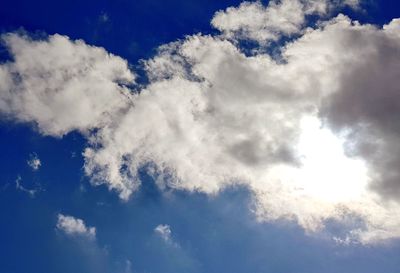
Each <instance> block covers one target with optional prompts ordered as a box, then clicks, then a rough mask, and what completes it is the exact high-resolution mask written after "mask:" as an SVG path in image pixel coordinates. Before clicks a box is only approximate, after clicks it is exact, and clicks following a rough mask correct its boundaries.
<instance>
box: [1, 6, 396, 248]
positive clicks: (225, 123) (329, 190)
mask: <svg viewBox="0 0 400 273" xmlns="http://www.w3.org/2000/svg"><path fill="white" fill-rule="evenodd" d="M332 3H333V2H331V1H330V2H327V1H317V0H316V1H307V2H306V1H304V2H303V1H282V2H280V3H277V2H272V4H271V6H269V7H263V6H262V5H261V4H260V3H258V2H256V3H251V4H250V3H245V4H242V5H241V6H240V7H238V8H232V9H228V10H227V11H226V12H224V13H222V12H219V13H217V14H216V16H215V17H214V19H213V24H214V25H215V26H217V25H218V26H220V27H219V29H221V30H222V31H223V32H224V33H225V35H221V36H206V35H200V34H198V35H192V36H189V37H187V38H186V39H185V40H182V41H178V42H174V43H171V44H168V45H164V46H162V47H161V48H160V51H159V53H158V54H157V55H156V56H155V57H154V58H152V59H151V60H148V61H146V62H145V67H146V71H147V73H148V76H149V79H150V83H149V84H148V85H147V86H145V87H143V88H142V89H141V90H140V93H137V94H136V95H132V94H131V93H129V90H128V88H127V87H125V86H124V85H123V84H121V79H122V80H123V81H130V80H132V79H133V76H132V73H131V72H130V71H129V70H128V68H127V64H126V62H125V61H123V60H122V59H120V58H118V57H115V56H111V55H108V54H107V53H106V52H105V51H104V50H102V49H98V48H94V47H90V46H87V45H85V44H84V43H83V42H73V41H69V40H68V39H67V38H65V37H62V36H52V37H50V38H49V39H48V40H47V41H32V40H30V39H28V38H27V37H21V36H18V35H15V34H12V35H8V36H6V40H7V43H8V46H9V48H10V49H11V50H12V51H11V52H12V54H13V55H14V58H15V61H14V62H10V63H6V64H3V65H2V66H0V77H1V78H2V79H4V80H3V81H0V110H1V111H2V112H3V113H5V114H8V115H9V116H10V117H14V118H16V119H17V120H19V121H33V122H35V123H36V124H37V125H38V128H39V129H40V130H41V131H42V132H43V133H45V134H52V135H56V136H59V135H62V134H64V133H67V132H69V131H70V130H80V131H82V132H84V133H86V136H87V137H88V148H87V149H86V150H85V151H84V157H85V166H84V167H85V172H86V174H87V175H88V176H89V177H90V178H91V181H92V183H93V184H95V185H99V184H105V185H107V186H108V187H109V188H110V189H113V190H116V191H117V192H118V193H119V194H120V197H121V198H123V199H125V200H126V199H128V198H129V196H130V195H131V194H132V193H133V192H134V191H135V190H136V189H137V188H138V187H139V185H140V181H139V174H138V173H139V170H140V169H141V168H145V169H146V170H147V171H148V172H149V173H150V174H151V175H153V177H154V178H155V179H156V181H157V184H158V185H159V186H160V188H165V187H169V188H173V189H183V190H187V191H201V192H205V193H208V194H215V193H218V191H220V190H222V189H224V188H226V187H227V186H231V185H234V184H241V185H245V186H246V187H248V188H249V189H250V190H251V191H252V193H253V195H254V208H255V213H256V215H257V216H258V217H259V219H260V220H268V221H273V220H277V219H293V220H295V221H297V222H298V223H299V224H300V225H302V226H303V227H304V228H305V229H306V230H308V231H312V230H317V229H319V228H321V227H323V225H324V222H325V221H326V220H329V219H334V220H337V221H342V222H346V221H347V219H348V218H349V217H351V218H357V219H359V221H353V222H357V223H355V224H354V225H353V226H351V227H350V228H349V233H348V236H349V237H346V238H338V240H346V241H349V240H350V239H348V238H352V239H355V240H360V241H362V242H374V241H377V240H380V239H387V238H392V237H400V217H399V216H400V201H399V200H400V197H399V195H398V194H397V193H396V190H398V189H400V186H399V184H400V183H399V180H400V179H399V178H400V175H399V174H398V171H397V167H396V166H397V165H398V162H400V160H399V158H400V157H399V156H397V154H398V153H397V152H396V151H397V148H396V144H395V143H397V140H398V138H399V133H398V130H397V129H396V128H398V127H396V124H397V123H396V122H397V121H396V120H397V118H396V117H397V115H398V113H400V109H399V108H398V106H397V101H398V100H399V98H398V96H397V93H396V90H397V89H396V88H397V86H398V85H399V82H398V81H399V80H398V79H400V77H399V75H398V74H399V72H398V71H400V70H399V67H400V60H399V58H396V56H398V55H399V51H400V42H399V41H400V29H399V23H398V22H399V21H398V20H394V21H392V22H391V23H390V24H388V25H386V26H384V27H383V28H379V27H376V26H372V25H368V24H365V25H361V24H359V23H358V22H353V21H351V20H350V19H349V18H347V17H346V16H343V15H339V16H337V17H336V18H333V19H331V20H327V21H324V22H321V23H319V24H318V25H317V26H316V27H315V29H312V28H307V29H304V27H303V24H304V16H305V15H307V14H310V13H324V12H326V10H327V9H329V8H330V6H331V5H333V4H332ZM344 3H345V4H350V3H354V4H355V3H356V2H349V1H339V2H337V4H338V5H342V4H344ZM289 11H290V12H289ZM241 12H244V14H243V16H242V17H243V18H245V19H243V20H247V21H238V22H239V23H238V22H237V21H232V22H231V21H230V20H236V19H238V20H239V19H240V18H239V17H240V16H239V17H237V18H236V19H235V16H236V15H238V14H239V15H240V14H241ZM264 13H267V14H269V13H271V14H273V15H274V16H272V15H268V16H265V15H264ZM259 16H261V17H262V18H261V19H257V18H258V17H259ZM216 18H219V19H216ZM229 18H230V19H229ZM232 18H233V19H232ZM246 18H247V19H246ZM248 18H255V19H254V20H251V21H249V20H248ZM279 18H281V19H282V20H284V21H283V22H281V21H279V20H281V19H279ZM278 19H279V20H278ZM218 20H219V21H218ZM240 20H242V19H240ZM276 20H278V21H276ZM253 21H254V24H255V25H254V24H253ZM227 22H228V23H229V24H228V23H227ZM259 22H261V23H262V24H261V23H260V24H261V25H257V24H259ZM225 23H227V24H228V25H223V24H225ZM236 26H239V27H238V28H236ZM243 26H245V27H243ZM246 28H248V30H246ZM260 28H261V30H262V29H264V30H265V33H264V34H262V31H261V34H260V35H264V36H263V37H258V36H257V37H253V36H252V35H258V34H256V33H257V31H258V30H260ZM243 30H246V31H248V33H247V32H246V35H245V36H243ZM227 32H229V33H230V34H229V35H228V37H229V38H232V37H234V38H235V39H236V38H237V39H243V38H246V39H256V40H263V39H275V38H273V37H272V36H271V37H272V38H269V36H265V35H269V34H268V33H272V34H273V35H275V34H278V35H291V34H292V33H297V34H298V35H299V37H298V38H297V39H294V40H292V41H291V42H289V43H287V44H285V45H282V46H281V48H280V51H281V56H280V58H279V60H277V59H276V58H275V57H274V56H270V55H268V54H266V53H255V54H254V55H252V56H246V55H245V54H243V53H242V52H241V51H240V49H239V48H238V47H237V46H236V45H235V42H234V41H232V39H227V36H226V35H227ZM249 33H250V34H249ZM251 33H253V34H251ZM10 37H11V38H10ZM57 41H58V42H57ZM19 45H22V46H19ZM19 47H22V48H23V50H16V49H18V48H19ZM41 47H43V48H45V49H46V50H40V48H41ZM64 47H66V48H68V50H69V51H70V53H69V55H68V54H67V53H65V52H64V53H62V52H63V51H64ZM49 48H50V49H51V50H50V49H49ZM68 50H66V51H67V52H68ZM45 51H46V52H47V51H54V54H49V56H47V55H46V56H44V60H42V59H41V58H40V57H33V58H28V57H27V56H30V55H38V56H41V55H44V53H43V52H45ZM74 51H77V53H76V54H77V55H78V56H80V55H79V54H83V55H84V56H86V59H85V58H76V60H75V62H73V64H72V65H71V64H69V63H65V60H64V59H63V58H60V57H58V55H57V54H61V55H62V56H65V54H67V56H69V57H70V58H71V59H74V57H73V56H75V54H74V53H73V52H74ZM26 52H30V53H29V54H30V55H27V54H28V53H26ZM60 52H61V53H60ZM82 52H84V53H82ZM56 53H57V54H56ZM36 62H37V63H38V64H37V65H35V63H36ZM81 66H82V68H80V67H81ZM64 74H65V75H73V77H72V78H69V77H65V76H63V75H64ZM60 75H61V76H60ZM71 81H73V82H74V88H69V86H70V84H71ZM99 83H101V84H99ZM76 104H77V105H78V106H76ZM60 105H62V107H60ZM41 106H43V108H42V107H41ZM75 107H78V110H76V108H75ZM35 109H40V111H35ZM43 109H46V111H43ZM59 109H62V111H59ZM93 109H96V110H94V111H93ZM93 128H96V130H93V131H91V132H89V130H90V129H93ZM333 132H334V133H335V134H336V135H335V134H334V133H333ZM343 147H344V148H343ZM393 151H394V152H393ZM393 189H395V190H393ZM388 192H389V193H388ZM399 192H400V191H399ZM386 196H391V197H392V199H393V201H386V200H385V198H386ZM382 197H384V198H382ZM82 224H83V223H82ZM347 225H348V226H349V225H350V224H349V223H347ZM83 226H84V225H83ZM84 227H85V226H84ZM168 230H169V228H165V227H163V226H160V228H159V231H157V228H156V232H158V233H163V234H164V233H165V234H170V232H169V233H168ZM168 236H169V235H168Z"/></svg>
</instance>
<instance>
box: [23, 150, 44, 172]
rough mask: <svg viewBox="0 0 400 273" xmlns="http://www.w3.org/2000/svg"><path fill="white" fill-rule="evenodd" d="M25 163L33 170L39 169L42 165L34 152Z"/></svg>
mask: <svg viewBox="0 0 400 273" xmlns="http://www.w3.org/2000/svg"><path fill="white" fill-rule="evenodd" d="M26 163H27V164H28V166H29V167H31V169H32V170H33V171H37V170H39V168H40V166H41V165H42V162H41V161H40V159H39V157H38V156H37V154H35V153H33V154H31V155H30V156H29V160H28V161H27V162H26Z"/></svg>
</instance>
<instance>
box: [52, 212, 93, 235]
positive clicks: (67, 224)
mask: <svg viewBox="0 0 400 273" xmlns="http://www.w3.org/2000/svg"><path fill="white" fill-rule="evenodd" d="M56 227H57V229H58V230H61V231H63V232H65V233H66V234H67V235H81V236H86V237H88V238H90V239H94V238H95V237H96V228H95V227H88V226H86V225H85V223H84V222H83V220H82V219H78V218H75V217H73V216H68V215H63V214H58V215H57V225H56Z"/></svg>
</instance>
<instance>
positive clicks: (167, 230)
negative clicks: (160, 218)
mask: <svg viewBox="0 0 400 273" xmlns="http://www.w3.org/2000/svg"><path fill="white" fill-rule="evenodd" d="M154 232H155V233H156V234H157V235H159V236H160V237H161V238H162V239H163V240H164V241H165V242H170V241H171V234H172V231H171V227H170V226H169V225H158V226H156V227H155V228H154Z"/></svg>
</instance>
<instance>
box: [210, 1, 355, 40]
mask: <svg viewBox="0 0 400 273" xmlns="http://www.w3.org/2000/svg"><path fill="white" fill-rule="evenodd" d="M346 5H347V6H350V7H353V8H357V7H358V5H359V1H358V0H345V1H341V0H340V1H329V0H281V1H277V0H273V1H270V2H269V5H268V6H264V5H263V4H262V3H261V1H254V2H243V3H242V4H241V5H240V6H239V7H230V8H228V9H226V11H219V12H217V13H216V14H215V16H214V18H213V19H212V21H211V23H212V25H213V26H214V27H215V28H217V29H219V30H220V31H222V32H223V34H224V35H225V36H226V37H229V38H233V39H251V40H255V41H258V42H260V43H261V44H264V43H267V42H269V41H271V40H277V39H279V38H280V37H281V36H282V35H284V36H288V35H292V34H297V33H299V32H301V31H302V29H303V25H304V23H305V21H306V16H307V15H311V14H319V15H323V14H326V13H327V12H329V11H330V10H332V9H334V8H338V7H340V6H346Z"/></svg>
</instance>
